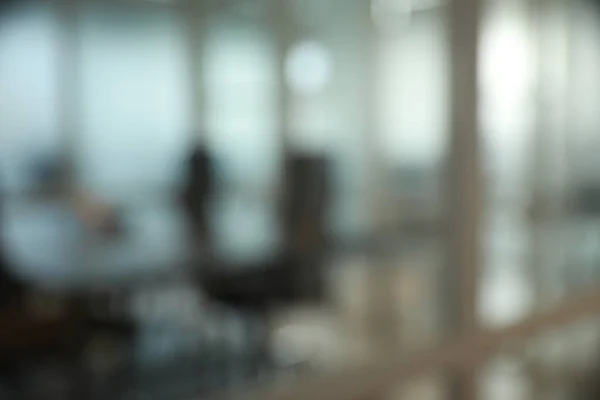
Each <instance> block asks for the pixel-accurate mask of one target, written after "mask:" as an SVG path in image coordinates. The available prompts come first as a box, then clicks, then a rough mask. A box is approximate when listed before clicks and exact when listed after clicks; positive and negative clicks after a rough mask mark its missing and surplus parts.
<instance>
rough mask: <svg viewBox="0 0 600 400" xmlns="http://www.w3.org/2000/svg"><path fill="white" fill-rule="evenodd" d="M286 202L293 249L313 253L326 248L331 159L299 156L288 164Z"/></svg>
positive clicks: (286, 225)
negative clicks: (323, 247) (329, 163)
mask: <svg viewBox="0 0 600 400" xmlns="http://www.w3.org/2000/svg"><path fill="white" fill-rule="evenodd" d="M285 186H286V189H285V196H284V202H283V225H284V232H285V234H286V242H287V243H288V244H290V245H291V247H292V248H293V249H298V250H300V251H301V252H303V251H309V252H312V251H314V250H315V249H316V248H318V247H320V246H321V245H324V240H325V237H326V218H327V208H328V203H329V197H330V186H331V185H330V171H329V165H328V162H327V159H326V158H325V157H322V156H317V155H307V154H295V155H291V156H290V158H289V159H288V162H287V171H286V185H285Z"/></svg>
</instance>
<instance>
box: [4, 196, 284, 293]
mask: <svg viewBox="0 0 600 400" xmlns="http://www.w3.org/2000/svg"><path fill="white" fill-rule="evenodd" d="M117 208H118V209H119V212H120V216H121V218H122V225H123V233H122V234H120V235H118V236H117V237H115V238H108V237H103V236H101V235H99V234H98V233H96V232H93V231H91V230H89V229H87V228H85V227H84V226H83V225H82V224H81V222H80V221H79V220H78V219H77V217H76V216H75V214H74V213H73V211H72V210H71V209H70V207H68V206H67V204H65V203H64V202H60V201H34V200H31V201H29V200H19V201H17V200H10V201H6V202H5V203H4V204H3V205H2V210H1V212H2V215H3V221H2V224H0V234H1V235H2V240H3V242H4V247H5V252H6V255H7V258H8V261H9V264H10V265H11V267H12V268H13V269H14V271H15V272H16V273H17V274H18V275H20V276H22V277H23V278H25V279H27V280H30V281H31V280H33V281H38V282H41V283H44V284H45V285H48V286H67V287H86V286H90V285H97V284H103V283H112V282H115V281H116V282H119V281H124V280H131V279H132V278H137V277H143V276H149V275H162V274H165V273H168V272H176V271H181V270H185V269H187V268H190V267H193V266H194V265H195V264H196V263H197V262H198V257H199V253H201V251H202V244H201V243H197V241H193V239H192V235H190V228H189V226H188V224H187V223H186V219H185V215H184V213H183V211H182V210H181V209H180V208H179V207H178V205H177V204H176V202H175V201H168V200H165V201H154V202H152V201H148V202H137V203H135V205H129V206H120V205H117ZM273 211H274V210H273V209H272V207H269V205H267V204H262V205H257V204H253V205H248V204H244V203H243V202H239V201H237V200H229V201H224V202H220V203H219V204H218V206H215V207H214V210H212V212H211V216H212V221H211V224H212V226H213V231H214V235H215V248H216V251H217V252H218V253H219V254H220V257H221V258H222V259H223V260H224V261H226V264H227V261H231V262H230V264H232V265H238V264H240V263H239V262H238V261H240V260H248V261H249V264H251V263H252V261H253V260H256V259H258V258H260V257H263V256H266V255H267V254H272V253H273V252H274V251H275V250H276V249H277V247H278V245H279V240H280V238H279V232H278V231H277V229H276V225H277V224H276V223H275V216H274V212H273Z"/></svg>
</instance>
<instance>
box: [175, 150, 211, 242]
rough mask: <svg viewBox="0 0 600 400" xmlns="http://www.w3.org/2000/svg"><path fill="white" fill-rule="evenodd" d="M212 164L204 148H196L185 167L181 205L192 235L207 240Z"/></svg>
mask: <svg viewBox="0 0 600 400" xmlns="http://www.w3.org/2000/svg"><path fill="white" fill-rule="evenodd" d="M213 175H214V174H213V162H212V160H211V158H210V156H209V154H208V152H207V151H206V149H205V148H203V147H201V146H197V147H196V148H195V149H194V150H193V151H192V153H191V156H190V158H189V160H188V162H187V166H186V178H185V182H184V187H183V195H182V203H183V208H184V211H185V213H186V214H187V217H188V218H189V221H190V222H191V225H192V229H193V231H194V233H195V234H196V235H197V236H198V238H199V239H200V240H208V239H209V237H210V235H209V232H208V231H209V227H208V206H209V201H210V198H211V197H212V195H213V192H214V176H213Z"/></svg>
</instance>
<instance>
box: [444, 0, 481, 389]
mask: <svg viewBox="0 0 600 400" xmlns="http://www.w3.org/2000/svg"><path fill="white" fill-rule="evenodd" d="M480 3H481V1H480V0H452V1H450V4H449V18H450V21H449V22H450V24H449V26H450V44H451V47H450V51H451V52H450V57H451V60H450V65H451V75H450V76H451V84H450V85H451V86H450V91H451V97H450V99H451V119H450V124H451V125H450V127H451V130H450V155H449V179H448V184H449V190H448V196H447V200H448V201H447V206H448V210H447V212H448V222H449V226H448V228H449V229H448V232H447V233H448V237H447V241H448V249H449V251H448V265H447V272H448V273H447V274H446V278H447V280H446V285H449V287H448V292H447V295H448V303H447V304H449V306H450V310H448V311H449V314H448V315H449V320H448V325H449V328H450V330H449V334H452V333H456V334H465V333H468V332H473V331H475V330H477V329H478V323H477V315H476V311H477V307H476V305H477V286H478V270H479V266H480V263H481V238H482V230H481V212H482V200H483V198H482V197H483V196H482V194H483V193H482V176H481V160H480V139H479V137H480V135H479V123H478V88H477V77H478V43H479V36H480V30H479V23H480V20H481V17H480V5H481V4H480ZM475 371H476V369H475V368H468V369H466V370H465V371H461V373H460V374H459V375H457V376H455V377H451V397H452V398H456V399H461V400H474V399H475V398H476V397H477V389H476V374H475Z"/></svg>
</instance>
